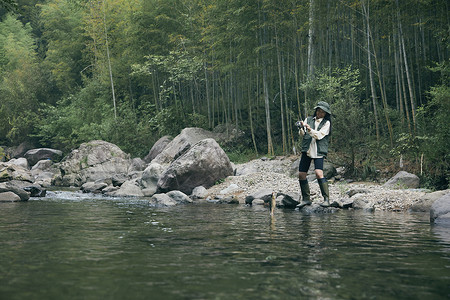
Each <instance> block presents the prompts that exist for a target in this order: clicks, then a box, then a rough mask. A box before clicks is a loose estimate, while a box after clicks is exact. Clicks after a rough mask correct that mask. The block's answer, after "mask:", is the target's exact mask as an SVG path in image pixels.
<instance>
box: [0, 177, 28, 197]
mask: <svg viewBox="0 0 450 300" xmlns="http://www.w3.org/2000/svg"><path fill="white" fill-rule="evenodd" d="M5 192H12V193H14V194H16V195H17V196H19V198H20V201H27V200H28V199H30V194H29V193H27V192H26V191H25V190H24V189H23V188H22V186H21V184H20V181H16V180H13V181H8V182H2V183H0V193H5ZM8 195H9V194H8Z"/></svg>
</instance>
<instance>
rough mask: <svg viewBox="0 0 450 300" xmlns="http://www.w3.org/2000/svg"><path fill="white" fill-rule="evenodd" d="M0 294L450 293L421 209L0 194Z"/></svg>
mask: <svg viewBox="0 0 450 300" xmlns="http://www.w3.org/2000/svg"><path fill="white" fill-rule="evenodd" d="M0 254H1V256H0V280H1V281H0V282H1V283H0V284H1V285H0V299H449V298H450V229H449V228H442V227H433V226H430V224H429V215H428V214H408V213H382V212H377V213H364V212H359V211H341V212H338V213H334V214H318V215H304V214H302V213H300V212H298V211H291V210H276V212H275V218H274V220H270V217H269V214H268V210H267V209H266V208H263V207H247V206H242V205H240V206H237V205H225V204H223V205H218V204H212V203H203V204H192V205H181V206H177V207H172V208H155V207H150V206H148V203H147V202H146V201H143V200H130V199H115V200H113V199H104V198H100V197H94V196H87V195H80V194H73V193H56V194H55V193H50V197H47V198H43V199H32V200H30V201H28V202H21V203H0Z"/></svg>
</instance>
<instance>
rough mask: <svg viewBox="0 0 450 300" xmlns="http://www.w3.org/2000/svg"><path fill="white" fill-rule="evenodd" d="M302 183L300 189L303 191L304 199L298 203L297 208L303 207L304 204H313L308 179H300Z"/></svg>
mask: <svg viewBox="0 0 450 300" xmlns="http://www.w3.org/2000/svg"><path fill="white" fill-rule="evenodd" d="M298 182H299V183H300V190H301V192H302V201H301V202H300V203H299V204H297V206H296V207H297V208H298V209H301V208H302V207H303V206H306V205H311V200H310V199H311V193H310V191H309V184H308V180H307V179H305V180H299V181H298Z"/></svg>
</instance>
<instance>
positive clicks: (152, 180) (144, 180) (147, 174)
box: [139, 162, 164, 192]
mask: <svg viewBox="0 0 450 300" xmlns="http://www.w3.org/2000/svg"><path fill="white" fill-rule="evenodd" d="M163 172H164V168H163V166H161V165H160V164H158V163H155V162H152V163H150V165H148V166H147V168H145V170H144V172H143V173H142V177H141V178H140V180H139V183H140V185H141V187H142V188H144V189H154V190H155V192H156V189H157V186H158V180H159V178H160V177H161V174H162V173H163Z"/></svg>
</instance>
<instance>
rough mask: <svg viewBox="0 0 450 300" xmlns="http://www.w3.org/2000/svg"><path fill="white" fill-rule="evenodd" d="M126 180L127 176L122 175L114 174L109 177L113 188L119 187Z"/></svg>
mask: <svg viewBox="0 0 450 300" xmlns="http://www.w3.org/2000/svg"><path fill="white" fill-rule="evenodd" d="M127 180H128V176H126V175H124V174H114V175H113V176H112V177H111V183H112V185H113V186H121V185H122V184H123V183H124V182H125V181H127Z"/></svg>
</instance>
